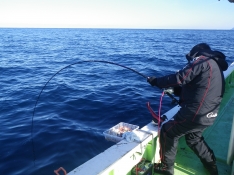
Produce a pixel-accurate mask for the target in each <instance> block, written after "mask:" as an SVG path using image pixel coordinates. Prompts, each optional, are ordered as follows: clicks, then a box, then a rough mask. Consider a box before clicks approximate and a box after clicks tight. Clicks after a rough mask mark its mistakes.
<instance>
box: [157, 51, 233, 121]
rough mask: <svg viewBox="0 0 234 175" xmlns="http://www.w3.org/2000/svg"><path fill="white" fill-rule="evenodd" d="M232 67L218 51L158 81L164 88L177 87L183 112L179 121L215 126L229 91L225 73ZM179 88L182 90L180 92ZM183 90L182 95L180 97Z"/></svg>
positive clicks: (196, 57)
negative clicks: (226, 92) (220, 107)
mask: <svg viewBox="0 0 234 175" xmlns="http://www.w3.org/2000/svg"><path fill="white" fill-rule="evenodd" d="M227 68H228V64H227V62H226V61H225V55H224V54H223V53H221V52H218V51H206V52H204V51H203V52H200V53H198V54H196V55H195V56H194V59H193V60H192V61H190V63H188V64H187V66H186V67H184V68H183V69H182V70H179V71H178V72H177V73H175V74H171V75H167V76H164V77H159V78H157V86H158V87H160V88H167V87H177V88H175V89H177V90H176V92H177V94H179V96H180V106H181V109H180V110H179V112H178V115H176V117H178V120H185V119H186V120H190V121H192V122H195V123H199V124H202V125H211V124H213V122H214V120H215V118H216V116H217V113H218V109H219V106H220V102H221V100H222V97H223V94H224V90H225V79H224V75H223V71H225V70H227ZM178 87H179V88H178ZM178 89H179V93H178Z"/></svg>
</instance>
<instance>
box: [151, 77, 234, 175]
mask: <svg viewBox="0 0 234 175" xmlns="http://www.w3.org/2000/svg"><path fill="white" fill-rule="evenodd" d="M233 116H234V73H232V74H231V75H230V76H229V77H228V78H227V79H226V90H225V94H224V98H223V100H222V103H221V107H220V110H219V114H218V117H217V119H216V121H215V123H214V124H213V125H212V126H210V127H209V128H207V129H206V130H205V131H204V134H203V136H204V138H205V141H206V142H207V144H208V145H209V146H210V147H211V149H212V150H213V151H214V153H215V156H216V159H217V160H216V161H217V166H218V171H219V174H220V175H230V174H231V168H232V167H231V165H227V153H228V146H229V140H230V133H231V128H232V121H233ZM174 170H175V175H193V174H197V175H207V174H209V173H208V172H207V171H206V170H205V168H204V167H203V165H202V163H201V162H200V160H199V158H198V157H197V156H196V155H195V154H194V153H193V152H192V150H191V149H190V148H189V147H188V146H187V145H186V143H185V139H184V137H182V138H181V139H180V141H179V145H178V151H177V156H176V161H175V167H174ZM154 175H156V173H155V174H154Z"/></svg>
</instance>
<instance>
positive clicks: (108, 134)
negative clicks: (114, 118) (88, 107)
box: [103, 122, 139, 142]
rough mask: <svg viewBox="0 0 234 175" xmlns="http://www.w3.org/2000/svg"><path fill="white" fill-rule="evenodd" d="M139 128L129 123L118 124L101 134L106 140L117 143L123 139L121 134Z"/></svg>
mask: <svg viewBox="0 0 234 175" xmlns="http://www.w3.org/2000/svg"><path fill="white" fill-rule="evenodd" d="M138 128H139V126H137V125H132V124H129V123H124V122H120V123H119V124H117V125H115V126H113V127H112V128H110V129H108V130H106V131H104V132H103V134H104V136H105V138H106V140H109V141H113V142H119V141H121V140H123V139H124V137H123V134H124V133H125V132H131V131H133V130H136V129H138Z"/></svg>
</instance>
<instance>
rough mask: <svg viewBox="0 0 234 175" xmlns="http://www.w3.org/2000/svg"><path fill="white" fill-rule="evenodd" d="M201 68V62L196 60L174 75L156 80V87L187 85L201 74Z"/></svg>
mask: <svg viewBox="0 0 234 175" xmlns="http://www.w3.org/2000/svg"><path fill="white" fill-rule="evenodd" d="M202 68H203V61H199V60H196V61H194V62H193V63H190V64H188V65H187V66H186V67H185V68H183V69H181V70H179V71H178V72H176V73H175V74H170V75H166V76H163V77H159V78H157V86H158V87H159V88H167V87H176V86H180V85H184V84H187V83H189V82H191V81H192V80H193V79H194V78H195V77H196V76H197V75H199V74H200V73H201V72H202Z"/></svg>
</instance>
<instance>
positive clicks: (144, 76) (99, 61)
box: [31, 60, 147, 165]
mask: <svg viewBox="0 0 234 175" xmlns="http://www.w3.org/2000/svg"><path fill="white" fill-rule="evenodd" d="M85 62H98V63H107V64H112V65H116V66H120V67H123V68H125V69H128V70H131V71H133V72H135V73H137V74H138V75H140V76H142V77H143V78H146V79H147V76H146V75H144V74H142V73H140V72H137V71H136V70H134V69H132V68H129V67H127V66H123V65H121V64H118V63H114V62H110V61H102V60H84V61H78V62H75V63H72V64H69V65H67V66H65V67H63V68H62V69H60V70H59V71H57V72H56V73H55V74H54V75H52V76H51V78H50V79H49V80H48V81H47V82H46V83H45V85H44V86H43V88H42V89H41V91H40V93H39V95H38V97H37V100H36V103H35V105H34V108H33V116H32V121H31V141H32V142H31V143H32V149H33V159H34V165H35V151H34V142H33V119H34V115H35V109H36V106H37V103H38V101H39V99H40V96H41V94H42V92H43V90H44V89H45V87H46V86H47V84H48V83H49V82H50V81H51V80H52V79H53V78H54V77H55V76H56V75H57V74H58V73H59V72H61V71H62V70H64V69H66V68H68V67H71V66H73V65H76V64H81V63H85Z"/></svg>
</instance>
